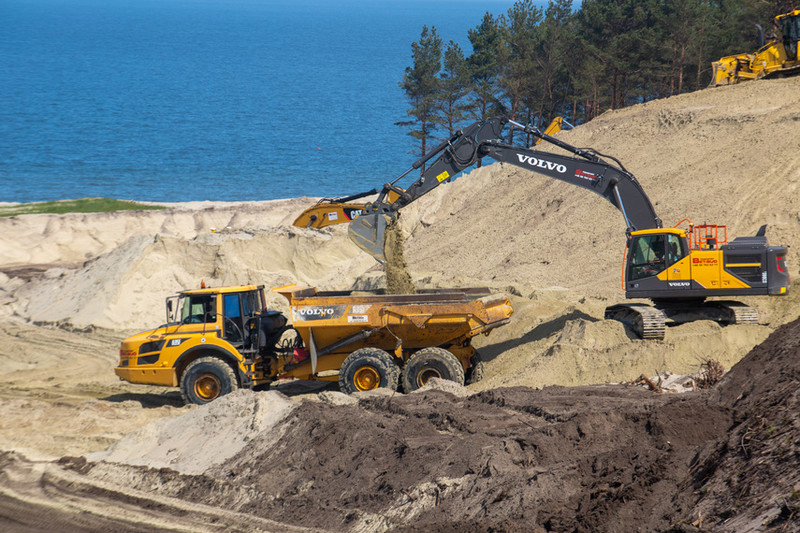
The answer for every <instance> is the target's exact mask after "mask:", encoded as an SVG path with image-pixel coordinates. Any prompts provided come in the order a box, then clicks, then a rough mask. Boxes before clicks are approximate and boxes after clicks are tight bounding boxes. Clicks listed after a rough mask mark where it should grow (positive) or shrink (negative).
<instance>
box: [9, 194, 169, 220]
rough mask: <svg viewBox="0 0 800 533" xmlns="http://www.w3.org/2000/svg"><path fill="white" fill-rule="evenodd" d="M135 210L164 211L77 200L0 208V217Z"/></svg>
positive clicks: (108, 200)
mask: <svg viewBox="0 0 800 533" xmlns="http://www.w3.org/2000/svg"><path fill="white" fill-rule="evenodd" d="M137 209H165V208H164V207H163V206H160V205H146V204H140V203H137V202H131V201H128V200H116V199H114V198H79V199H77V200H57V201H54V202H31V203H27V204H19V205H9V206H0V217H13V216H17V215H32V214H39V213H56V214H60V213H109V212H112V211H130V210H137Z"/></svg>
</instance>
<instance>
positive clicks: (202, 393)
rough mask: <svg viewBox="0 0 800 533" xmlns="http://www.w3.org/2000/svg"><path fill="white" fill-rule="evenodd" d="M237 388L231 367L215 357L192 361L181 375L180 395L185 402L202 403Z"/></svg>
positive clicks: (237, 384)
mask: <svg viewBox="0 0 800 533" xmlns="http://www.w3.org/2000/svg"><path fill="white" fill-rule="evenodd" d="M238 388H239V383H238V381H236V374H234V373H233V369H232V368H231V367H230V365H228V364H227V363H226V362H225V361H223V360H221V359H219V358H217V357H201V358H199V359H197V360H195V361H193V362H192V363H191V364H189V366H188V367H186V371H185V372H184V373H183V376H181V396H182V397H183V401H184V402H186V403H187V404H188V403H193V404H197V405H204V404H207V403H209V402H211V401H213V400H216V399H217V398H219V397H220V396H224V395H226V394H228V393H231V392H233V391H235V390H236V389H238Z"/></svg>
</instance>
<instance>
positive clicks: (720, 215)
mask: <svg viewBox="0 0 800 533" xmlns="http://www.w3.org/2000/svg"><path fill="white" fill-rule="evenodd" d="M798 116H800V78H796V77H795V78H790V79H782V80H768V81H765V83H761V84H742V85H737V86H730V87H722V88H716V89H708V90H703V91H698V92H695V93H690V94H682V95H678V96H674V97H671V98H667V99H663V100H656V101H651V102H647V103H645V104H640V105H636V106H631V107H629V108H625V109H619V110H614V111H608V112H606V113H604V114H602V115H601V116H599V117H597V118H595V119H593V120H592V121H591V122H588V123H586V124H583V125H581V126H579V127H577V128H575V129H574V130H571V131H562V132H560V133H559V134H558V138H559V139H563V140H564V141H566V142H568V143H570V144H572V145H574V146H578V147H587V146H588V147H593V148H596V149H597V150H598V151H599V152H600V153H603V154H611V155H613V156H615V157H616V158H618V159H619V160H620V161H622V163H623V164H624V165H625V168H627V169H628V170H629V171H630V172H632V173H633V174H634V175H635V176H636V177H637V179H638V181H639V182H640V183H641V185H642V187H643V188H644V190H645V192H646V193H647V195H648V196H649V197H650V199H651V201H652V202H653V204H654V206H655V209H656V212H657V213H658V215H659V216H660V217H661V219H662V220H663V223H664V225H665V226H667V227H670V226H673V225H675V224H677V223H678V222H679V221H680V220H681V219H683V218H684V217H688V218H690V219H692V220H693V221H694V222H695V223H696V224H703V223H710V224H714V223H716V224H726V225H727V228H728V237H729V239H732V238H733V237H736V236H748V235H754V234H755V233H756V231H757V230H758V229H759V227H760V226H761V225H762V224H766V225H767V233H766V235H767V237H768V239H769V242H770V243H771V244H774V245H778V244H785V245H790V246H791V250H796V249H800V224H798V222H797V217H796V216H795V213H796V212H798V210H800V185H798V184H800V153H798V152H797V151H796V150H787V146H786V144H785V143H783V142H780V141H777V142H776V140H777V139H789V138H793V137H794V136H795V135H796V131H797V127H798ZM537 148H540V149H543V150H552V151H556V152H559V153H564V152H563V151H561V150H560V149H558V148H555V147H552V148H548V147H547V143H541V144H539V145H538V146H537ZM490 161H491V160H490V159H488V158H487V159H486V160H484V163H489V162H490ZM401 215H402V216H401V217H400V220H401V222H402V223H403V224H404V226H405V228H406V232H407V233H408V234H409V237H408V238H407V240H406V243H405V252H406V259H407V260H408V265H409V270H410V271H411V273H412V274H413V275H415V276H416V277H422V278H424V277H427V276H431V277H433V278H441V279H456V280H458V279H469V280H475V281H476V282H488V283H492V282H495V283H496V282H502V283H509V284H514V285H519V284H522V285H531V286H533V287H538V288H547V287H554V286H559V287H568V288H570V289H572V290H575V291H579V292H580V293H581V294H582V295H583V296H593V297H599V298H605V299H608V300H611V301H616V300H621V299H623V298H624V294H623V293H622V292H621V291H620V277H621V266H622V256H623V251H624V246H625V223H624V221H623V217H622V215H621V214H620V212H619V211H618V210H617V209H616V208H614V207H613V206H612V205H611V204H610V203H608V202H607V201H606V200H604V199H603V198H601V197H600V196H598V195H595V194H592V193H591V192H588V191H586V190H584V189H581V188H578V187H575V186H573V185H569V184H566V183H561V182H558V181H556V180H553V179H550V178H547V177H544V176H541V175H538V174H535V173H533V172H530V171H527V170H524V169H521V168H518V167H516V166H511V165H501V164H498V163H495V164H486V165H485V166H484V167H482V168H479V169H476V170H473V171H471V172H470V173H468V174H466V175H464V176H461V177H459V178H458V179H456V180H454V181H453V182H452V183H448V184H443V185H442V186H440V187H438V188H437V189H436V190H434V191H432V192H431V193H429V194H428V195H426V196H425V197H423V198H422V199H420V200H419V201H417V202H415V203H413V204H411V205H410V206H408V207H406V208H404V209H403V210H402V211H401ZM793 268H794V267H793ZM795 298H797V296H796V292H795V295H790V296H789V298H750V299H746V301H747V303H748V304H750V305H754V306H756V307H758V308H759V310H761V311H762V313H763V314H764V315H765V316H768V321H770V322H771V323H773V324H775V325H777V324H780V323H785V322H787V321H790V320H793V319H794V318H795V317H796V316H797V313H796V310H795V309H796V305H794V303H795V302H796V300H795ZM788 300H791V303H790V302H789V301H788Z"/></svg>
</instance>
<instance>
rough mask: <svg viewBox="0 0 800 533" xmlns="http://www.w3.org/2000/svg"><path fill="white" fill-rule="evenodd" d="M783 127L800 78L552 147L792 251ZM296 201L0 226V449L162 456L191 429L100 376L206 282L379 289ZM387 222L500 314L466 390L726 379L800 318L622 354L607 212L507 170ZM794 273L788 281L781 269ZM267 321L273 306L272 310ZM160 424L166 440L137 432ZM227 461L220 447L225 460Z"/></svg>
mask: <svg viewBox="0 0 800 533" xmlns="http://www.w3.org/2000/svg"><path fill="white" fill-rule="evenodd" d="M798 125H800V78H796V79H788V80H772V81H762V82H759V83H753V84H745V85H742V86H734V87H724V88H718V89H713V90H704V91H700V92H698V93H695V94H688V95H681V96H677V97H673V98H669V99H666V100H660V101H656V102H649V103H647V104H643V105H639V106H634V107H631V108H628V109H623V110H619V111H613V112H608V113H605V114H603V115H602V116H600V117H598V118H597V119H595V120H593V121H592V122H590V123H588V124H585V125H583V126H580V127H579V128H576V129H575V130H574V131H571V132H562V133H561V134H559V135H560V136H561V137H562V138H563V139H564V140H566V141H568V142H570V143H572V144H575V145H578V146H592V147H594V148H596V149H597V150H599V151H600V152H603V153H609V154H612V155H614V156H616V157H618V158H619V159H620V160H621V161H622V162H623V164H624V165H625V166H626V167H627V168H628V169H629V170H630V171H631V172H633V173H634V174H635V175H636V176H637V178H638V179H639V180H640V181H641V183H642V185H643V186H644V188H645V190H646V191H647V192H648V194H649V195H650V197H651V199H652V200H653V202H654V203H655V205H656V209H657V210H658V212H659V214H660V216H661V217H662V219H663V220H664V222H665V225H672V224H674V223H676V222H678V221H679V220H680V219H681V218H683V217H689V218H691V219H692V220H694V221H695V222H696V223H703V222H709V223H713V222H716V223H724V224H727V225H728V230H729V236H730V237H733V236H737V235H749V234H753V233H755V231H756V230H757V229H758V227H759V226H760V225H761V224H768V230H767V236H768V238H769V239H770V242H771V243H773V244H786V245H789V246H791V247H792V250H797V249H800V217H798V215H797V213H798V212H800V210H799V209H798V207H800V191H798V189H797V187H798V185H797V184H798V183H799V182H800V164H798V163H800V161H798V160H799V159H800V152H798V150H797V149H796V148H797V141H796V140H795V139H796V135H797V128H798ZM401 166H402V165H401ZM309 193H310V194H313V191H309ZM311 203H313V202H312V201H311V200H306V199H297V200H284V201H275V202H256V203H247V204H232V205H231V204H203V205H183V206H173V208H171V209H168V210H166V211H159V212H151V211H146V212H127V213H118V214H101V215H26V216H20V217H13V218H5V219H0V251H1V252H2V253H0V302H1V303H2V307H1V308H0V317H2V326H0V368H2V369H3V372H2V375H0V380H2V384H3V387H2V391H3V392H2V393H0V409H2V410H3V417H2V418H1V419H0V450H6V451H15V452H22V453H24V454H25V455H27V456H28V457H31V458H38V459H48V458H55V457H60V456H63V455H80V454H83V453H87V452H100V451H101V450H104V449H106V448H107V447H108V446H109V445H110V444H112V443H114V442H116V441H118V440H119V439H120V438H121V437H122V436H123V435H126V434H129V433H130V432H132V431H134V430H136V429H138V428H142V427H144V429H143V431H145V433H144V434H145V435H148V433H147V432H148V431H149V432H151V433H149V435H150V437H149V438H150V439H151V440H152V439H156V440H157V439H158V435H163V432H159V431H160V430H159V429H158V428H159V427H161V428H162V429H163V428H164V427H166V426H165V425H164V424H166V422H164V421H163V420H166V419H170V418H172V417H177V416H180V415H187V416H188V415H194V408H191V407H182V406H181V403H180V399H179V395H178V394H177V393H176V392H175V391H172V390H169V389H160V388H149V387H141V386H133V385H128V384H125V383H122V382H120V381H118V380H117V378H116V377H115V376H114V374H113V371H112V369H113V366H114V365H115V364H116V360H117V349H118V342H119V340H120V339H121V338H123V337H124V336H125V335H126V334H127V333H129V332H130V331H132V330H136V329H142V328H145V327H148V326H153V325H156V324H158V323H160V321H161V320H162V319H163V314H164V310H163V298H164V297H165V296H167V295H168V294H171V293H174V292H175V291H176V290H179V289H182V288H186V287H193V286H197V285H198V284H199V283H200V281H201V280H203V281H205V282H206V283H210V284H214V285H220V284H235V283H245V282H255V283H260V284H264V285H266V286H267V287H268V288H269V287H273V286H278V285H283V284H286V283H292V282H301V283H306V284H313V285H317V286H319V287H322V288H325V289H344V288H348V287H352V286H357V287H360V288H369V287H374V286H376V285H379V284H381V283H382V282H383V281H382V275H381V272H380V268H379V267H377V266H376V264H375V262H374V261H373V260H372V259H371V258H369V257H366V256H365V255H364V254H363V253H361V252H359V251H358V249H357V248H356V247H355V246H353V245H352V244H351V243H350V242H349V241H348V240H347V238H346V234H345V230H344V228H343V227H338V228H331V229H328V230H325V231H322V232H317V231H312V230H305V229H297V228H292V227H290V226H289V225H288V224H289V223H290V222H291V220H293V218H294V216H296V214H297V213H298V212H299V211H300V210H302V208H303V207H305V206H306V205H310V204H311ZM401 220H402V224H403V227H404V229H405V232H406V233H407V239H406V243H405V246H406V259H407V261H408V266H409V270H410V271H411V274H412V275H413V276H414V278H415V280H416V281H417V283H418V284H419V285H422V286H445V287H446V286H465V285H488V286H490V287H492V288H494V289H496V290H499V291H505V292H507V293H508V294H510V296H511V299H512V304H513V305H514V308H515V314H514V317H513V321H512V323H511V324H510V325H508V326H506V327H504V328H501V329H499V330H497V331H495V332H493V333H492V334H491V335H490V336H488V337H485V338H483V337H482V338H480V339H479V341H478V342H479V345H478V346H479V349H480V351H481V353H482V354H483V356H484V359H485V360H486V361H487V366H486V378H485V379H484V381H482V382H480V383H478V384H476V385H475V386H473V388H474V389H475V390H476V391H486V390H488V389H493V388H496V387H503V386H526V387H536V388H538V387H543V386H546V385H569V386H573V385H575V386H579V385H589V384H596V383H609V382H621V381H629V380H633V379H635V378H637V377H638V376H639V375H641V374H647V375H654V374H656V373H657V372H660V371H663V370H672V371H675V372H681V373H683V372H689V371H692V370H696V369H697V368H698V367H699V366H700V364H701V363H702V361H704V360H706V359H709V358H710V359H716V360H719V361H721V362H722V363H723V365H724V366H725V367H726V368H730V367H731V366H732V365H733V364H735V363H736V362H737V361H738V360H739V359H741V358H742V357H743V356H744V355H745V354H747V353H748V351H750V350H751V349H752V348H753V347H754V346H756V345H758V344H759V343H761V342H762V341H764V339H766V338H767V337H768V335H770V333H771V332H773V331H774V330H775V329H776V328H777V327H778V326H779V325H781V324H785V323H787V322H789V321H791V320H793V319H794V318H795V317H796V316H797V311H796V309H798V306H797V299H798V298H800V296H798V291H793V292H792V293H791V294H790V295H789V296H786V297H781V298H750V299H746V301H747V302H748V303H749V304H751V305H754V306H755V307H758V308H759V310H760V311H761V313H762V317H763V318H762V323H761V324H760V325H751V326H739V327H727V328H723V327H720V326H718V325H716V324H714V323H711V322H698V323H693V324H686V325H682V326H679V327H674V328H669V329H668V331H667V335H666V338H665V339H664V341H659V342H653V341H647V342H645V341H641V340H639V339H635V338H632V336H631V334H630V333H629V332H627V331H626V330H625V329H624V328H623V327H622V326H621V325H620V324H618V323H614V322H609V321H605V320H602V316H603V309H604V307H605V306H606V305H608V304H609V303H615V302H617V301H619V300H621V299H622V296H623V295H622V291H621V290H620V272H621V261H622V251H623V249H622V247H623V232H624V225H623V222H622V217H621V216H620V214H619V213H618V212H617V211H616V210H615V209H614V208H613V207H612V206H611V205H610V204H607V203H606V202H605V201H604V200H603V199H601V198H600V197H598V196H594V195H592V194H590V193H588V192H586V191H584V190H579V189H576V188H574V187H570V186H568V185H565V184H560V183H556V182H553V181H550V180H547V179H546V178H543V177H540V176H536V175H535V174H531V173H528V172H525V171H523V170H520V169H517V168H512V167H506V166H503V165H499V164H494V165H488V166H485V167H483V168H481V169H478V170H474V171H472V172H470V173H469V174H468V175H467V176H465V177H461V178H459V179H457V180H456V181H454V182H453V183H451V184H447V185H445V186H442V187H440V188H439V189H437V190H436V191H434V192H432V193H431V194H430V195H428V196H427V197H425V198H423V199H422V200H420V201H419V202H417V203H415V204H412V205H411V206H409V207H408V208H406V209H405V210H404V211H403V216H402V217H401ZM212 228H214V231H213V232H212ZM789 265H790V268H791V271H792V273H793V274H795V275H796V272H797V270H796V268H797V267H796V265H797V260H796V259H794V258H793V256H790V259H789ZM271 305H274V306H275V307H276V308H278V309H284V308H285V304H284V303H283V302H282V301H281V299H280V297H279V296H277V295H274V296H273V297H272V300H271ZM488 394H491V392H489V393H488ZM409 401H410V400H409ZM515 401H516V400H515ZM520 401H521V400H520ZM543 401H545V400H543ZM547 401H549V400H547ZM412 403H413V402H412ZM489 403H491V402H489ZM373 408H374V409H378V411H381V412H382V410H383V409H384V406H382V405H381V406H379V407H374V406H373ZM409 409H411V408H410V407H409ZM268 411H269V409H268ZM292 412H293V411H292ZM389 412H390V413H391V412H392V411H391V409H390V410H389ZM323 414H324V413H323ZM351 415H352V416H353V417H354V418H353V422H352V423H353V424H357V418H358V416H357V414H352V413H351V414H349V415H348V416H351ZM321 416H322V415H321ZM370 416H372V415H370ZM380 416H384V415H383V414H381V415H380ZM458 416H462V415H458ZM463 416H466V415H463ZM487 416H488V415H487ZM156 420H162V422H159V424H161V426H147V424H148V422H151V421H156ZM325 423H327V422H325ZM221 425H222V423H220V426H221ZM148 427H149V429H148ZM687 442H688V441H687ZM691 442H694V441H691ZM234 444H235V446H234ZM234 444H231V443H230V442H228V443H227V444H226V446H233V448H236V446H239V444H240V443H238V444H237V443H234ZM688 445H689V444H687V446H688ZM691 445H694V444H691ZM659 446H660V444H659ZM264 447H265V449H266V448H267V447H268V443H266V442H265V443H264ZM134 448H135V447H134ZM233 448H232V449H233ZM170 449H171V448H170ZM117 451H118V452H119V453H122V452H121V451H120V448H118V449H117ZM126 453H129V452H126ZM134 453H135V452H134ZM687 453H688V452H687ZM15 457H16V456H15ZM118 457H122V455H120V456H118ZM125 457H127V458H123V459H119V460H120V461H123V462H130V463H136V464H140V465H141V464H149V463H148V461H149V459H147V457H146V455H145V454H140V456H139V458H138V459H136V458H132V456H130V454H129V455H127V456H125ZM16 460H17V459H14V458H10V459H8V461H7V463H8V464H9V465H11V464H14V465H18V463H16V462H15V461H16ZM159 460H161V459H159ZM163 460H164V461H167V462H168V461H169V460H171V459H170V458H169V457H167V458H166V459H163ZM137 461H138V462H137ZM155 464H157V466H165V464H166V463H163V462H162V463H154V465H155ZM176 464H178V463H176ZM9 468H12V467H9ZM13 468H21V469H23V470H24V469H25V468H27V467H24V466H14V467H13ZM109 468H110V467H109ZM34 470H36V469H34ZM36 471H37V472H38V471H39V470H36ZM334 471H335V470H334ZM36 475H39V474H36ZM142 475H143V476H145V477H147V476H155V477H154V478H153V479H156V478H157V475H156V474H153V473H152V472H147V473H142ZM32 479H34V480H35V475H34V476H33V478H32ZM147 479H149V478H147ZM518 481H519V480H518ZM153 482H154V483H155V482H156V481H153ZM430 482H431V481H430V480H427V481H425V483H430ZM32 483H34V485H35V482H32ZM448 483H449V482H448ZM448 486H449V485H448ZM425 487H427V485H426V486H425ZM425 487H423V486H422V485H420V486H419V487H417V489H414V490H416V491H417V492H412V493H411V494H414V495H416V496H417V497H419V498H421V499H422V500H424V501H427V500H426V498H430V497H431V494H434V493H436V491H433V492H431V490H433V489H430V487H428V488H425ZM443 487H444V488H442V489H441V490H445V488H446V487H445V486H443ZM20 490H22V489H20ZM25 490H28V489H25ZM31 490H32V489H31ZM298 490H301V489H298ZM308 490H312V487H308ZM178 496H180V495H178ZM237 497H238V496H237ZM12 500H14V498H12ZM422 500H421V501H422ZM3 501H5V500H3ZM398 501H399V500H398ZM395 504H397V505H400V504H398V503H397V501H395ZM0 507H2V508H5V507H4V506H0ZM245 507H246V506H245ZM181 512H183V511H181ZM398 512H399V511H398ZM0 515H2V513H0ZM288 516H289V515H287V517H288ZM292 516H295V515H294V514H292ZM337 516H339V515H337ZM398 516H399V515H398ZM117 518H118V517H117ZM117 518H113V519H114V520H116V519H117ZM345 518H346V517H345ZM374 518H375V517H372V518H370V516H368V514H366V515H359V517H358V518H357V520H356V522H357V523H358V524H359V527H361V528H362V530H374V529H376V528H378V527H377V526H376V524H378V523H383V522H380V521H378V522H374V521H373V522H370V520H373V519H374ZM239 519H242V520H244V521H243V522H241V524H246V523H247V522H246V519H244V518H241V517H239V518H237V520H239ZM287 519H289V518H287ZM137 520H138V519H137ZM498 520H499V518H498ZM170 523H172V522H170ZM237 523H238V522H237ZM298 523H299V522H298ZM302 523H304V524H305V525H308V526H312V527H319V526H321V524H319V523H307V522H302ZM344 523H345V524H346V523H347V520H346V519H345V521H344ZM370 523H372V524H373V526H375V527H372V528H371V527H370V526H369V524H370ZM492 523H495V522H492ZM497 523H501V522H497ZM259 527H262V526H259ZM263 527H264V528H265V529H268V528H269V527H271V526H269V525H268V524H267V525H263ZM242 528H243V529H247V527H246V525H243V526H242ZM378 529H380V528H378Z"/></svg>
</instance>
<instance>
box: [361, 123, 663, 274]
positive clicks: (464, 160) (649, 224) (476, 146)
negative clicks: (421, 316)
mask: <svg viewBox="0 0 800 533" xmlns="http://www.w3.org/2000/svg"><path fill="white" fill-rule="evenodd" d="M505 124H511V125H512V126H513V127H518V128H521V129H523V130H524V131H525V132H526V133H529V134H532V135H533V136H534V137H536V138H539V139H541V140H544V141H546V142H549V143H551V144H554V145H556V146H558V147H560V148H562V149H564V150H566V151H568V152H570V153H571V154H572V155H569V156H568V155H560V154H553V153H549V152H542V151H539V150H534V149H530V148H524V147H519V146H513V145H510V144H505V143H503V142H501V141H500V134H501V132H502V130H503V127H504V126H505ZM436 156H438V157H437V158H436V159H435V160H434V161H433V163H431V164H430V166H428V167H427V168H426V169H425V171H424V172H423V173H422V175H421V176H420V178H419V179H417V180H416V181H415V182H414V183H413V184H411V185H410V186H409V187H408V188H407V189H401V188H400V187H398V186H396V185H395V183H396V182H397V181H398V180H399V179H401V178H402V177H404V176H406V175H408V173H409V172H411V171H412V170H414V169H419V168H420V167H422V165H424V164H425V163H426V162H427V161H430V160H431V159H433V158H434V157H436ZM487 156H488V157H490V158H492V159H495V160H497V161H500V162H503V163H508V164H512V165H516V166H518V167H521V168H524V169H526V170H530V171H532V172H535V173H537V174H542V175H545V176H548V177H550V178H554V179H557V180H560V181H565V182H567V183H571V184H572V185H577V186H578V187H582V188H584V189H588V190H590V191H592V192H594V193H596V194H598V195H600V196H602V197H603V198H605V199H606V200H608V201H609V202H610V203H611V204H612V205H613V206H614V207H616V208H617V209H619V210H620V212H621V213H622V215H623V218H624V219H625V224H626V226H627V230H628V232H631V231H636V230H642V229H654V228H660V227H662V226H661V220H660V219H659V218H658V216H657V215H656V213H655V209H654V208H653V205H652V203H651V202H650V200H649V198H648V197H647V195H646V194H645V193H644V190H643V189H642V187H641V185H639V182H638V181H637V180H636V178H635V177H634V176H633V175H632V174H630V173H629V172H628V171H626V170H625V169H624V167H623V166H622V164H621V163H619V161H616V160H614V161H615V163H616V164H612V163H609V162H607V161H605V160H603V159H602V158H601V154H598V153H597V152H595V151H594V150H590V149H581V148H577V147H575V146H572V145H570V144H568V143H565V142H563V141H560V140H558V139H556V138H554V137H551V136H550V135H547V134H545V133H542V132H541V131H540V130H539V129H538V128H536V127H534V126H530V125H523V124H519V123H517V122H514V121H510V120H508V119H505V118H490V119H488V120H485V121H479V122H476V123H474V124H472V125H471V126H469V127H468V128H465V129H464V130H461V131H459V132H457V133H456V134H454V135H453V136H452V137H451V138H450V139H448V140H446V141H445V142H443V143H442V144H440V145H439V146H437V147H436V148H435V149H434V150H432V151H431V152H430V153H429V154H427V155H426V156H425V157H423V158H422V159H420V160H418V161H417V162H415V163H414V165H413V166H412V167H411V169H409V170H408V171H406V172H405V173H404V174H402V175H401V176H400V177H398V178H397V179H395V181H394V182H392V183H387V184H386V185H384V187H383V190H382V191H381V193H380V194H379V195H378V198H377V200H376V201H375V202H373V203H370V204H367V205H366V206H365V209H364V212H363V213H362V214H361V215H360V216H359V217H358V218H357V219H356V220H354V221H353V222H351V223H350V227H349V230H348V232H349V235H350V238H351V240H352V241H353V242H355V243H356V244H357V245H358V246H359V247H360V248H361V249H363V250H364V251H366V252H367V253H369V254H370V255H372V256H373V257H375V258H376V259H377V260H378V261H381V262H385V261H386V256H385V253H384V234H385V230H386V226H387V225H388V224H391V223H392V221H394V219H395V218H397V214H398V211H399V210H400V209H402V208H403V207H405V206H406V205H408V204H410V203H411V202H413V201H415V200H417V199H418V198H419V197H421V196H423V195H424V194H426V193H428V192H430V191H431V190H433V189H434V188H436V187H438V186H439V185H441V184H442V183H444V182H445V181H448V180H450V179H451V178H452V177H453V176H455V175H456V174H458V173H459V172H461V171H462V170H464V169H466V168H468V167H470V166H472V165H473V164H475V163H476V162H477V161H479V160H481V159H483V158H484V157H487ZM604 157H608V156H604ZM611 159H613V158H611ZM390 194H392V195H393V196H395V199H394V201H389V200H390V196H389V195H390Z"/></svg>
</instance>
